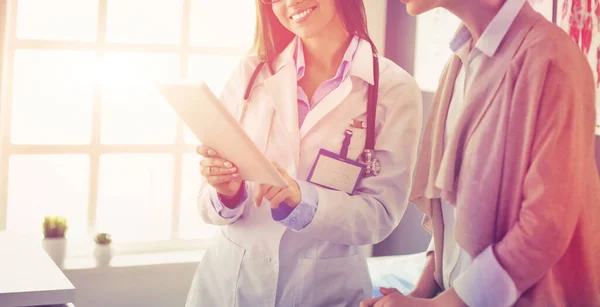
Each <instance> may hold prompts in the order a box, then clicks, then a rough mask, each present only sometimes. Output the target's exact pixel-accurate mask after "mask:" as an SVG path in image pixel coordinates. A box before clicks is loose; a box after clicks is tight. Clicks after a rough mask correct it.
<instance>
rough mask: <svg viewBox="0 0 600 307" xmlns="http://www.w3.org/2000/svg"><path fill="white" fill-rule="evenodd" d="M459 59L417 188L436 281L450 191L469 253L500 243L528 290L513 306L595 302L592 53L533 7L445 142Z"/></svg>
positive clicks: (598, 288)
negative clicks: (431, 246) (430, 237)
mask: <svg viewBox="0 0 600 307" xmlns="http://www.w3.org/2000/svg"><path fill="white" fill-rule="evenodd" d="M460 65H461V61H460V59H459V58H458V57H457V56H454V57H453V58H452V59H451V60H450V62H449V64H448V65H447V67H446V69H445V70H444V73H443V75H442V78H441V82H440V88H439V89H438V91H437V93H436V95H435V97H434V102H433V107H432V111H431V115H430V116H429V120H428V122H427V126H426V128H425V131H424V136H423V144H422V149H421V153H420V156H419V160H418V162H417V169H416V174H415V177H416V178H415V183H414V187H413V190H412V193H411V201H412V202H413V203H415V204H416V205H417V207H418V208H419V209H420V210H422V211H423V212H424V213H425V220H424V226H425V228H426V229H427V230H428V231H430V232H431V233H432V234H433V236H434V244H435V259H436V269H435V277H436V280H437V282H438V284H439V285H443V283H442V265H441V264H442V244H443V220H442V215H441V212H442V211H441V202H440V198H444V199H446V200H447V201H448V202H450V203H452V204H455V206H456V219H457V220H456V229H455V236H456V240H457V242H458V244H459V245H460V246H461V247H462V248H463V249H464V250H466V251H467V252H468V253H469V254H471V256H473V257H475V256H477V255H478V254H479V253H481V252H482V251H483V250H484V249H485V248H486V247H488V246H490V245H493V250H494V253H495V255H496V257H497V259H498V261H499V262H500V264H501V265H502V266H503V267H504V269H505V270H506V271H507V272H508V274H509V275H510V276H511V278H512V279H513V280H514V282H515V285H516V287H517V289H518V290H519V291H522V292H524V293H523V295H522V296H521V298H520V299H519V300H518V301H517V303H516V305H518V306H532V305H535V306H564V305H572V306H580V305H585V306H589V305H592V306H597V305H600V266H599V263H600V262H599V261H600V259H598V257H600V179H599V176H598V171H597V170H596V167H595V160H594V126H595V110H594V108H595V107H594V95H595V88H594V81H593V76H592V72H591V70H590V66H589V64H588V63H587V61H586V59H585V57H584V56H583V54H582V53H581V51H579V49H578V48H577V46H576V45H575V43H573V42H572V40H571V38H570V37H569V36H568V35H567V34H566V33H564V32H563V31H562V30H561V29H559V28H558V27H556V26H555V25H553V24H551V23H549V22H547V21H546V20H545V19H544V18H543V17H542V16H541V15H539V14H538V13H536V12H535V11H534V10H533V9H532V8H531V6H530V5H529V4H526V5H525V6H524V7H523V9H522V10H521V12H520V13H519V15H518V16H517V18H516V19H515V21H514V23H513V25H512V26H511V28H510V30H509V32H508V33H507V36H506V38H505V39H504V41H503V43H502V44H501V45H500V47H499V49H498V51H497V53H496V56H494V57H493V58H489V57H486V58H485V59H484V62H483V64H482V69H481V70H479V72H478V73H477V74H478V75H477V76H476V77H475V78H474V80H475V82H474V83H473V84H471V85H469V89H468V92H467V93H466V97H465V109H464V112H463V114H461V117H460V119H459V122H458V124H457V125H456V131H455V132H454V133H453V134H452V135H451V137H450V138H449V139H448V143H447V147H446V148H445V149H444V148H443V141H444V138H443V137H444V129H445V121H446V117H447V113H448V107H449V104H450V100H451V97H452V91H453V85H454V80H455V79H456V76H457V74H458V72H459V70H460Z"/></svg>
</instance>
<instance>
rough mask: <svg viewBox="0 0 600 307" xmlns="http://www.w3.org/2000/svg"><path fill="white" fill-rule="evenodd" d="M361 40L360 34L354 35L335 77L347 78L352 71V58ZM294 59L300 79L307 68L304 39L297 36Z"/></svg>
mask: <svg viewBox="0 0 600 307" xmlns="http://www.w3.org/2000/svg"><path fill="white" fill-rule="evenodd" d="M359 41H360V39H359V37H358V36H356V35H355V36H354V37H352V41H350V45H348V49H346V52H345V53H344V57H343V58H342V63H341V65H340V67H339V68H338V71H337V73H336V75H335V77H334V78H340V77H341V78H342V79H343V78H346V76H347V75H348V73H349V72H350V64H351V63H352V59H353V58H354V54H355V53H356V50H357V49H358V42H359ZM294 61H295V63H296V72H297V74H298V81H299V80H300V79H302V77H304V72H305V70H306V62H305V59H304V48H303V46H302V40H301V39H300V38H299V37H297V36H296V48H295V50H294Z"/></svg>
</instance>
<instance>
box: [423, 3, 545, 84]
mask: <svg viewBox="0 0 600 307" xmlns="http://www.w3.org/2000/svg"><path fill="white" fill-rule="evenodd" d="M529 2H530V3H531V5H532V6H533V8H534V9H535V10H537V11H539V12H540V13H541V14H543V15H544V16H545V17H546V18H547V19H548V20H552V14H553V0H529ZM459 26H460V19H458V18H457V17H456V16H454V15H453V14H452V13H450V12H448V11H446V10H444V9H435V10H432V11H429V12H427V13H425V14H421V15H419V16H418V17H417V33H416V49H415V79H416V80H417V83H418V84H419V86H420V87H421V89H422V90H423V91H426V92H434V91H435V90H436V89H437V86H438V81H439V78H440V76H441V74H442V70H443V69H444V66H445V65H446V62H447V61H448V59H449V58H450V56H451V55H452V50H450V41H451V40H452V38H453V37H454V34H455V33H456V31H457V30H458V27H459Z"/></svg>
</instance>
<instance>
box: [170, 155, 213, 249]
mask: <svg viewBox="0 0 600 307" xmlns="http://www.w3.org/2000/svg"><path fill="white" fill-rule="evenodd" d="M199 162H200V159H199V157H198V155H196V154H185V155H184V156H183V173H182V176H183V177H182V187H181V212H180V215H179V235H180V237H181V238H184V239H192V238H200V237H210V236H212V235H213V234H214V232H215V230H216V227H215V226H212V225H207V224H204V222H202V219H201V218H200V213H199V211H198V191H199V190H200V180H201V176H200V166H199Z"/></svg>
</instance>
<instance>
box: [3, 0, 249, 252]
mask: <svg viewBox="0 0 600 307" xmlns="http://www.w3.org/2000/svg"><path fill="white" fill-rule="evenodd" d="M17 2H18V0H0V9H2V10H0V11H2V12H6V16H5V18H6V20H5V21H4V22H5V25H4V26H5V32H4V50H3V51H2V52H3V59H2V62H0V63H1V65H2V66H0V68H1V69H2V76H1V78H0V81H1V84H0V85H1V86H0V231H3V230H6V228H7V220H8V216H7V211H8V203H7V200H8V162H9V157H10V156H12V155H23V154H59V155H68V154H86V155H89V157H90V162H89V163H90V173H89V197H88V215H87V235H88V237H89V236H91V235H93V234H94V233H95V232H96V207H97V198H98V184H99V165H100V157H101V156H102V155H104V154H115V153H116V154H132V153H133V154H135V153H143V154H156V153H162V154H173V155H174V162H173V163H174V165H173V167H174V168H173V170H174V173H173V180H174V182H173V190H172V223H171V237H170V239H169V240H166V241H153V242H133V243H124V244H118V243H117V244H113V245H115V247H114V248H115V250H116V252H117V253H138V252H156V251H172V250H190V249H198V248H203V247H206V246H207V244H208V239H180V236H179V225H180V224H179V223H180V220H179V219H180V214H179V211H180V207H181V201H180V196H181V189H182V182H181V181H182V168H183V157H184V154H186V153H194V152H195V150H196V146H195V145H190V144H186V142H185V133H184V124H183V122H182V121H181V120H180V119H179V118H178V119H177V122H176V141H175V142H174V143H173V144H151V145H144V144H136V145H133V144H132V145H128V144H116V145H113V144H102V143H101V139H100V136H101V135H100V134H101V122H102V112H101V110H102V88H101V87H102V84H101V82H97V83H96V84H95V88H94V100H93V113H92V121H91V142H90V144H83V145H79V144H77V145H36V144H31V145H28V144H12V143H11V141H10V136H11V107H12V104H11V96H12V89H13V84H12V78H11V77H10V76H12V75H13V71H14V63H15V53H16V51H17V50H27V49H28V50H73V51H93V52H95V55H96V58H97V60H101V59H102V58H103V55H104V54H105V53H107V52H131V53H162V54H177V55H179V58H180V77H181V78H186V77H187V75H188V60H189V57H190V56H192V55H221V56H242V55H244V54H246V53H247V52H248V50H246V49H244V48H237V47H218V46H193V45H191V44H190V39H189V31H190V15H191V10H190V6H191V0H183V18H182V22H181V31H182V38H181V42H180V43H179V44H176V45H165V44H144V43H114V42H108V41H107V40H106V25H107V11H108V10H107V7H108V0H98V24H97V36H96V37H97V39H96V41H90V42H74V41H49V40H35V39H19V38H17V34H16V32H17V30H16V29H17V16H18V14H17V8H18V5H17ZM3 17H4V16H3ZM0 38H1V36H0ZM70 244H71V245H73V246H74V247H75V248H74V249H71V250H70V254H71V255H73V254H83V253H85V251H84V249H85V247H84V246H86V244H84V243H83V242H79V243H78V244H73V243H72V242H70ZM71 245H70V246H71ZM73 250H75V251H76V252H74V251H73Z"/></svg>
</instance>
